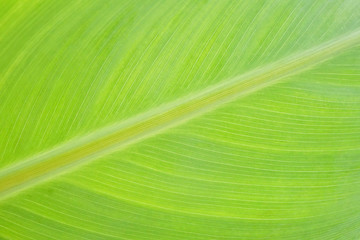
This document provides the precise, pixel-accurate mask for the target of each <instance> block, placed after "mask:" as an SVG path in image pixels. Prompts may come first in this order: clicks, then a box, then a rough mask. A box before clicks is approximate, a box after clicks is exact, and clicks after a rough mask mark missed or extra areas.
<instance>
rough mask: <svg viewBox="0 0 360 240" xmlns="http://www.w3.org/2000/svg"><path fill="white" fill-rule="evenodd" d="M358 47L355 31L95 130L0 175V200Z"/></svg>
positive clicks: (359, 41) (359, 36)
mask: <svg viewBox="0 0 360 240" xmlns="http://www.w3.org/2000/svg"><path fill="white" fill-rule="evenodd" d="M359 43H360V30H357V31H355V32H353V33H351V34H349V35H346V36H343V37H341V38H339V39H336V40H334V41H331V42H328V43H325V44H323V45H321V46H318V47H315V48H313V49H309V50H307V51H305V52H304V53H300V54H297V55H294V56H291V57H288V58H286V59H281V60H280V61H278V62H276V63H273V64H271V65H268V66H264V67H262V68H259V69H257V70H254V71H251V72H249V73H247V74H244V75H241V76H239V77H235V78H234V79H231V80H229V81H227V82H224V83H222V84H220V85H218V86H213V87H211V88H210V89H206V90H205V91H204V92H201V93H199V94H196V95H195V96H187V97H186V98H185V99H182V100H180V101H177V102H175V103H171V104H170V105H169V106H166V107H164V109H156V110H155V111H149V112H147V113H145V114H143V115H142V116H140V117H138V118H139V119H136V120H132V121H129V122H127V123H125V124H121V125H120V126H113V127H111V128H107V129H105V130H102V131H101V130H100V131H98V132H97V133H96V134H93V136H91V137H88V138H86V137H85V138H83V139H81V140H79V141H77V142H76V141H72V142H71V143H70V144H65V145H64V146H60V147H58V148H57V149H55V150H53V151H50V152H47V153H45V154H42V155H40V156H39V157H34V158H32V159H30V160H25V161H23V162H22V164H21V165H17V166H15V167H13V168H10V169H4V170H3V171H2V172H0V197H6V196H7V195H8V194H11V193H13V192H14V191H20V190H23V189H24V188H26V187H29V186H31V185H33V184H35V183H37V181H39V180H42V179H44V178H45V177H51V176H54V173H55V172H57V173H59V172H61V171H66V170H68V169H69V167H70V166H71V165H75V164H77V163H79V162H85V161H89V160H92V159H94V158H96V157H99V156H101V155H103V154H107V153H110V152H111V151H114V150H116V148H119V147H122V146H124V145H127V144H129V143H132V142H134V141H136V140H138V139H142V138H146V137H149V136H152V135H154V134H156V133H157V132H158V131H161V130H163V129H165V128H167V127H169V126H173V125H176V124H179V123H181V122H183V121H184V120H188V119H189V118H191V117H193V116H194V115H199V114H200V113H203V112H205V111H209V109H212V108H213V107H215V106H217V105H219V104H221V103H224V102H227V101H229V99H233V98H234V97H238V96H241V95H245V94H247V93H249V92H254V91H257V90H259V89H262V88H264V87H266V86H269V85H271V84H274V83H275V82H277V81H278V80H280V79H282V78H284V77H287V76H290V75H293V74H295V73H298V72H301V71H303V70H306V69H308V68H309V67H311V66H313V65H316V64H318V63H321V62H323V61H325V60H327V59H329V58H331V57H333V56H334V55H335V56H336V55H337V54H338V53H339V52H340V53H342V52H343V51H344V50H347V49H348V48H351V47H353V46H356V45H358V44H359ZM153 112H156V113H153ZM124 125H125V126H124ZM88 139H90V140H88ZM63 169H64V170H63Z"/></svg>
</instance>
